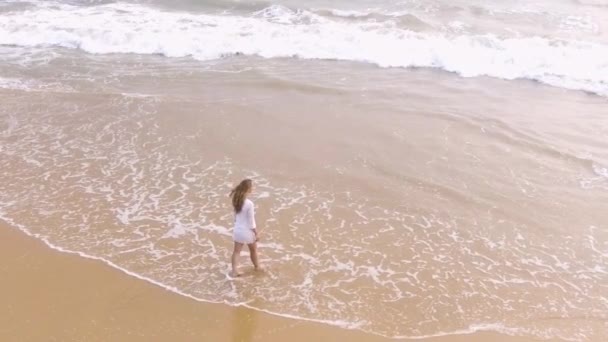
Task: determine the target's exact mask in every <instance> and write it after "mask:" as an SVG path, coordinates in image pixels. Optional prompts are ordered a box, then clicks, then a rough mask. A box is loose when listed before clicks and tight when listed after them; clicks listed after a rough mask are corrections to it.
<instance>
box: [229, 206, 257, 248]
mask: <svg viewBox="0 0 608 342" xmlns="http://www.w3.org/2000/svg"><path fill="white" fill-rule="evenodd" d="M255 227H256V225H255V209H254V208H253V202H252V201H250V200H249V199H245V202H244V203H243V207H242V208H241V211H240V212H238V213H236V215H234V232H233V236H232V237H233V239H234V242H238V243H245V244H251V243H254V242H255V233H254V232H253V229H255Z"/></svg>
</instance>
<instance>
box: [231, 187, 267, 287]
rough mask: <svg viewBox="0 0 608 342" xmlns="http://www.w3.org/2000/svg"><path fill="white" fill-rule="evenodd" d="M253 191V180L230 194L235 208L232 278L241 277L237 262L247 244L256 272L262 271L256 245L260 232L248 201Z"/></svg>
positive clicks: (251, 204)
mask: <svg viewBox="0 0 608 342" xmlns="http://www.w3.org/2000/svg"><path fill="white" fill-rule="evenodd" d="M252 190H253V184H252V182H251V179H245V180H243V181H242V182H241V183H240V184H239V185H237V186H236V188H234V189H233V190H232V191H231V192H230V197H231V198H232V207H233V208H234V233H233V239H234V250H233V252H232V271H231V272H230V276H232V277H238V276H240V275H241V274H239V273H238V272H237V261H238V257H239V256H240V255H241V250H242V249H243V245H245V244H246V245H247V247H249V255H250V257H251V262H252V263H253V266H254V267H255V270H256V271H257V270H259V269H260V265H259V264H258V249H257V245H256V241H258V232H257V230H256V225H255V210H254V208H253V202H252V201H251V200H249V199H247V196H248V195H249V194H251V191H252Z"/></svg>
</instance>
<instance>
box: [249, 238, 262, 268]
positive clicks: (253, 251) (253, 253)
mask: <svg viewBox="0 0 608 342" xmlns="http://www.w3.org/2000/svg"><path fill="white" fill-rule="evenodd" d="M247 247H249V257H250V258H251V262H252V263H253V267H255V269H256V271H257V270H259V269H260V264H259V263H258V245H257V243H256V242H254V243H250V244H248V245H247Z"/></svg>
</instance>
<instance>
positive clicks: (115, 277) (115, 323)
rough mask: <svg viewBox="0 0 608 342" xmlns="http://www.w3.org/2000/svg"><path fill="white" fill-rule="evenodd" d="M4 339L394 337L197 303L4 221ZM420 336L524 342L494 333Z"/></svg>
mask: <svg viewBox="0 0 608 342" xmlns="http://www.w3.org/2000/svg"><path fill="white" fill-rule="evenodd" d="M0 241H1V242H0V258H1V260H2V261H3V262H2V267H0V277H1V279H2V282H0V293H2V295H1V298H0V302H1V303H2V310H1V313H0V340H2V341H24V342H25V341H32V342H33V341H169V340H173V341H217V342H223V341H230V342H237V341H238V342H241V341H242V342H249V341H269V342H281V341H298V342H299V341H301V342H304V341H343V340H347V341H356V342H388V341H395V340H393V339H387V338H381V337H377V336H372V335H369V334H365V333H361V332H357V331H352V330H346V329H340V328H335V327H329V326H325V325H322V324H317V323H310V322H304V321H298V320H291V319H287V318H281V317H276V316H272V315H269V314H265V313H262V312H258V311H255V310H251V309H247V308H239V307H230V306H227V305H222V304H210V303H202V302H197V301H194V300H192V299H188V298H184V297H182V296H179V295H176V294H174V293H171V292H169V291H166V290H164V289H162V288H160V287H157V286H155V285H152V284H149V283H146V282H145V281H142V280H138V279H135V278H132V277H130V276H128V275H126V274H124V273H122V272H120V271H118V270H116V269H112V268H111V267H108V266H107V265H104V264H103V263H101V262H99V261H95V260H87V259H83V258H81V257H79V256H76V255H70V254H66V253H61V252H58V251H54V250H52V249H50V248H49V247H48V246H46V245H45V244H44V243H42V242H41V241H38V240H36V239H34V238H32V237H28V236H26V235H25V234H23V233H21V232H19V231H17V230H15V229H14V228H11V227H8V226H6V224H2V225H1V226H0ZM418 341H427V342H465V341H471V342H477V341H478V342H482V341H484V342H485V341H496V342H525V341H534V340H532V339H526V338H516V337H510V336H505V335H500V334H496V333H475V334H470V335H455V336H446V337H438V338H428V339H422V340H418Z"/></svg>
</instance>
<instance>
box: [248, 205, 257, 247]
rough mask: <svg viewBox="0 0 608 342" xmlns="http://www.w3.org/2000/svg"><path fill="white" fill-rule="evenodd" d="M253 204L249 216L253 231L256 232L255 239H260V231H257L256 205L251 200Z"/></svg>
mask: <svg viewBox="0 0 608 342" xmlns="http://www.w3.org/2000/svg"><path fill="white" fill-rule="evenodd" d="M250 203H251V206H250V207H249V211H248V216H249V226H250V227H251V230H253V233H254V234H255V239H256V240H257V239H258V231H257V229H256V228H257V226H256V223H255V207H254V205H253V202H250Z"/></svg>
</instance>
